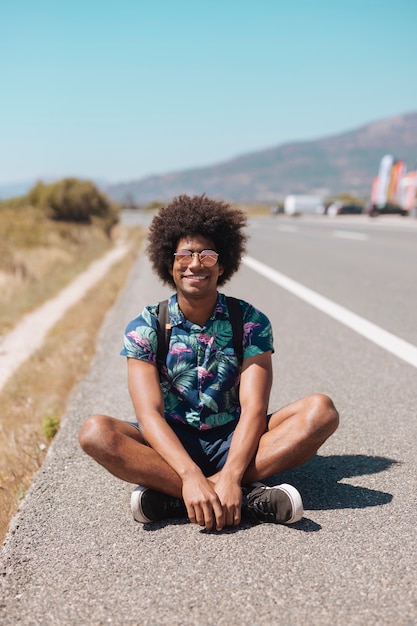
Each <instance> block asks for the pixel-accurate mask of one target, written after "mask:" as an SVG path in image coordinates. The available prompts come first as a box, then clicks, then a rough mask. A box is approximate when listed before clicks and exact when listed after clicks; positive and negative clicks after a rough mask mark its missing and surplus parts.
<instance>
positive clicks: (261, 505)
mask: <svg viewBox="0 0 417 626" xmlns="http://www.w3.org/2000/svg"><path fill="white" fill-rule="evenodd" d="M244 506H245V508H246V509H247V511H248V512H249V513H250V514H251V516H252V517H254V518H255V519H256V520H257V521H258V522H274V523H275V524H293V523H294V522H298V520H300V519H301V518H302V517H303V501H302V500H301V495H300V494H299V492H298V491H297V489H296V488H295V487H292V486H291V485H287V484H285V483H283V484H282V485H275V486H274V487H267V486H266V485H263V484H262V483H255V484H254V485H251V486H250V487H248V488H246V489H245V497H244Z"/></svg>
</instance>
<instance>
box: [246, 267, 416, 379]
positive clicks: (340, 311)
mask: <svg viewBox="0 0 417 626" xmlns="http://www.w3.org/2000/svg"><path fill="white" fill-rule="evenodd" d="M243 263H244V264H245V265H246V266H247V267H250V268H251V269H252V270H254V271H255V272H258V273H259V274H262V276H264V277H265V278H267V279H268V280H271V281H272V282H274V283H275V284H277V285H279V286H280V287H282V288H283V289H286V290H287V291H289V292H290V293H292V294H294V295H295V296H297V297H299V298H301V299H302V300H304V301H305V302H308V304H311V305H312V306H314V307H316V309H319V311H322V312H323V313H326V314H327V315H329V316H330V317H333V319H335V320H337V321H338V322H340V323H341V324H344V325H345V326H347V327H348V328H351V329H352V330H354V331H355V332H357V333H358V334H359V335H362V336H363V337H365V338H366V339H369V341H372V342H373V343H374V344H376V345H377V346H380V347H381V348H384V350H387V351H388V352H391V354H394V355H395V356H397V357H398V358H400V359H402V360H403V361H405V362H406V363H408V364H409V365H412V366H413V367H416V368H417V348H416V346H414V345H413V344H411V343H408V342H407V341H404V340H403V339H400V338H399V337H397V336H396V335H393V334H392V333H390V332H388V331H386V330H384V329H383V328H380V327H379V326H377V325H376V324H373V323H372V322H369V321H368V320H366V319H365V318H363V317H360V315H356V313H352V311H349V309H346V308H345V307H343V306H340V305H339V304H336V303H335V302H333V301H332V300H329V299H328V298H325V297H324V296H321V295H320V294H318V293H316V292H315V291H313V290H312V289H309V288H308V287H304V285H301V284H300V283H297V282H296V281H295V280H292V279H291V278H289V277H288V276H285V275H284V274H281V273H280V272H277V271H276V270H274V269H272V268H271V267H269V266H268V265H265V264H264V263H261V261H257V260H256V259H254V258H252V257H250V256H245V257H244V258H243Z"/></svg>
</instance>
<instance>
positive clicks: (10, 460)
mask: <svg viewBox="0 0 417 626" xmlns="http://www.w3.org/2000/svg"><path fill="white" fill-rule="evenodd" d="M142 237H143V232H142V231H140V230H138V229H136V230H135V231H130V238H132V239H133V240H134V242H135V243H134V245H133V246H132V251H131V252H130V253H128V255H127V256H126V257H125V258H124V259H122V261H120V262H119V263H118V264H117V265H115V266H114V267H113V268H112V269H111V270H110V271H109V272H108V274H107V276H106V277H105V278H103V280H102V281H101V282H100V283H98V284H97V285H96V286H95V287H94V288H93V289H92V290H90V291H89V292H88V293H87V294H86V295H85V297H83V298H82V300H80V302H79V303H78V304H77V305H75V306H74V307H72V308H71V309H70V310H69V311H68V312H67V313H66V314H65V315H64V317H63V318H62V319H61V320H60V322H59V323H58V324H57V325H56V326H55V327H54V328H53V329H52V330H51V332H50V333H49V335H48V336H47V338H46V340H45V342H44V345H43V346H42V348H41V349H40V350H39V351H38V352H37V353H36V354H35V355H34V356H33V357H31V359H30V361H29V362H27V363H25V364H24V365H22V367H21V368H20V369H19V370H18V372H17V373H16V374H15V375H14V376H13V378H12V379H11V380H10V381H9V383H8V384H7V385H6V386H5V387H4V388H3V390H2V392H1V393H0V406H1V416H0V540H3V539H4V536H5V534H6V531H7V527H8V525H9V522H10V519H11V517H12V515H13V514H14V513H15V511H16V509H17V507H18V504H19V500H20V499H21V498H22V497H23V495H24V494H25V492H26V490H27V489H28V487H29V485H30V483H31V481H32V479H33V476H34V474H35V473H36V472H37V470H38V469H39V468H40V466H41V465H42V462H43V459H44V457H45V454H46V450H47V448H48V444H49V442H50V439H51V438H52V437H53V435H54V434H55V432H56V430H57V428H58V427H59V421H60V419H61V416H62V415H63V414H64V412H65V407H66V403H67V399H68V396H69V394H70V392H71V390H72V389H73V388H74V385H76V384H77V383H78V382H79V381H80V380H81V379H82V378H83V376H84V375H85V374H86V373H87V371H88V369H89V366H90V363H91V359H92V357H93V355H94V352H95V342H96V334H97V332H98V330H99V328H100V326H101V324H102V321H103V318H104V316H105V314H106V312H107V311H108V310H109V308H110V307H111V306H112V305H113V303H114V301H115V299H116V297H117V295H118V293H119V292H120V289H121V288H122V287H123V285H124V283H125V280H126V277H127V274H128V272H129V270H130V268H131V266H132V263H133V260H134V258H135V256H136V252H135V250H137V249H138V245H139V240H140V239H141V238H142ZM55 291H56V288H55ZM80 318H82V320H83V324H82V326H81V327H80V324H79V320H80Z"/></svg>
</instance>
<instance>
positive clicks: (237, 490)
mask: <svg viewBox="0 0 417 626" xmlns="http://www.w3.org/2000/svg"><path fill="white" fill-rule="evenodd" d="M214 490H215V492H216V493H217V495H218V497H219V500H220V503H221V505H222V508H223V511H224V515H225V523H224V525H225V526H237V525H238V524H240V520H241V516H242V488H241V486H240V484H239V483H238V482H235V481H231V480H230V479H228V478H226V477H225V476H222V472H220V473H219V474H217V475H216V482H215V484H214Z"/></svg>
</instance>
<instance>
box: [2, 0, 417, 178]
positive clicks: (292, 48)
mask: <svg viewBox="0 0 417 626" xmlns="http://www.w3.org/2000/svg"><path fill="white" fill-rule="evenodd" d="M416 60H417V2H415V0H396V1H395V2H393V1H392V0H389V1H387V0H378V1H376V0H375V1H374V0H331V1H327V0H316V1H313V0H311V1H309V0H304V1H303V0H293V1H292V2H288V0H282V1H281V0H250V1H249V0H240V1H236V0H211V1H210V2H200V1H198V0H153V1H150V0H117V1H116V0H115V1H107V0H101V1H98V0H83V1H80V0H72V1H71V2H69V1H68V0H62V1H59V0H54V1H52V0H49V1H48V0H37V1H36V2H34V1H33V0H1V2H0V91H1V96H0V110H1V115H0V184H4V183H11V182H17V181H22V180H31V179H39V178H43V179H49V178H59V177H63V176H79V177H82V178H93V179H96V180H104V181H107V182H121V181H127V180H132V179H137V178H142V177H144V176H147V175H151V174H160V173H166V172H170V171H176V170H182V169H188V168H193V167H199V166H204V165H210V164H213V163H219V162H221V161H224V160H227V159H230V158H232V157H234V156H238V155H241V154H245V153H248V152H252V151H255V150H260V149H264V148H268V147H271V146H276V145H279V144H282V143H286V142H290V141H296V140H305V139H314V138H318V137H322V136H326V135H332V134H335V133H339V132H344V131H347V130H351V129H353V128H356V127H358V126H361V125H363V124H366V123H368V122H371V121H375V120H377V119H381V118H384V117H390V116H392V115H397V114H401V113H407V112H411V111H416V110H417V81H416V73H415V68H416Z"/></svg>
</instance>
